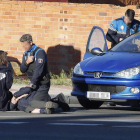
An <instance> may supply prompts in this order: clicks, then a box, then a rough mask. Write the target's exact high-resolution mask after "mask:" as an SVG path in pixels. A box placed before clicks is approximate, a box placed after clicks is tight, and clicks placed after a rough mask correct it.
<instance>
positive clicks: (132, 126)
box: [112, 125, 140, 128]
mask: <svg viewBox="0 0 140 140" xmlns="http://www.w3.org/2000/svg"><path fill="white" fill-rule="evenodd" d="M112 127H127V128H128V127H129V128H140V125H131V126H128V125H125V126H112Z"/></svg>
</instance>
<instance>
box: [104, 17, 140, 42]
mask: <svg viewBox="0 0 140 140" xmlns="http://www.w3.org/2000/svg"><path fill="white" fill-rule="evenodd" d="M136 29H137V30H136ZM139 31H140V22H139V21H138V20H136V19H134V20H133V22H132V23H131V24H130V25H126V24H125V22H124V17H120V18H118V19H116V20H113V21H112V22H111V23H110V25H109V29H108V32H107V35H106V38H107V40H108V41H110V42H112V43H114V44H116V43H119V40H120V38H122V39H125V38H126V37H128V36H130V35H132V34H134V33H136V32H139Z"/></svg>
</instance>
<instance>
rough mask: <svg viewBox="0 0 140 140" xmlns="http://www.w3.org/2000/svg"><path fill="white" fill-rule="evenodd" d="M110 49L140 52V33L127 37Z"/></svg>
mask: <svg viewBox="0 0 140 140" xmlns="http://www.w3.org/2000/svg"><path fill="white" fill-rule="evenodd" d="M110 51H114V52H133V53H134V52H136V53H140V34H139V33H138V34H135V35H132V36H130V37H128V38H126V39H125V40H123V41H121V42H120V43H119V44H117V45H116V46H114V48H112V49H111V50H110Z"/></svg>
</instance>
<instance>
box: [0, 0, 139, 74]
mask: <svg viewBox="0 0 140 140" xmlns="http://www.w3.org/2000/svg"><path fill="white" fill-rule="evenodd" d="M127 8H132V9H134V10H135V11H136V18H137V19H139V18H140V16H139V15H140V10H139V9H136V6H128V7H120V6H114V5H108V4H77V3H74V4H72V3H56V2H53V3H50V2H35V1H9V0H4V1H1V0H0V49H3V50H5V51H8V53H9V55H10V56H14V57H16V58H18V59H19V60H20V61H21V58H22V54H23V49H22V47H21V45H20V42H19V38H20V37H21V35H23V34H25V33H30V34H31V35H32V36H33V39H34V42H35V43H36V45H38V46H40V47H42V48H43V49H45V51H46V52H47V54H48V63H49V69H50V70H51V71H53V72H55V73H58V72H60V70H61V69H64V70H66V71H68V70H70V68H71V67H74V66H75V64H76V63H78V62H79V61H80V60H82V58H83V55H84V53H85V49H86V43H87V39H88V36H89V33H90V31H91V29H92V27H93V26H95V25H96V26H100V27H102V28H103V29H104V31H105V32H106V31H107V28H108V26H109V23H110V22H111V21H112V20H113V19H116V18H118V17H120V16H123V15H124V12H125V11H126V10H127Z"/></svg>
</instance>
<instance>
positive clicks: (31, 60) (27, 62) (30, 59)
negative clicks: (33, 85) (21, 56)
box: [26, 55, 34, 65]
mask: <svg viewBox="0 0 140 140" xmlns="http://www.w3.org/2000/svg"><path fill="white" fill-rule="evenodd" d="M33 61H34V56H30V55H29V56H28V58H27V60H26V64H27V65H28V64H30V63H32V62H33Z"/></svg>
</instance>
